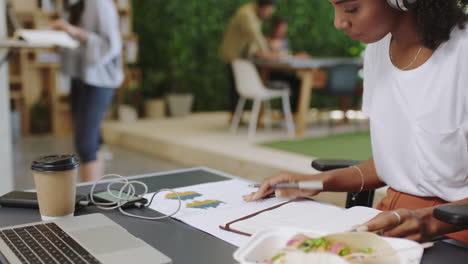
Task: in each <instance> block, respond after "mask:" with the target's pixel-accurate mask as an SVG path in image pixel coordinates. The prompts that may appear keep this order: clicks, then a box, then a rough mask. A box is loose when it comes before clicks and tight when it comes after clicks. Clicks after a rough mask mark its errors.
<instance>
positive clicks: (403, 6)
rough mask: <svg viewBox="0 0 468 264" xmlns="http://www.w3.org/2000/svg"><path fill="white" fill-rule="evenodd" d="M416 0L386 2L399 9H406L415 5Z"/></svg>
mask: <svg viewBox="0 0 468 264" xmlns="http://www.w3.org/2000/svg"><path fill="white" fill-rule="evenodd" d="M417 2H418V0H387V3H388V4H389V5H390V6H391V7H393V8H395V9H396V10H399V11H408V10H410V9H413V8H414V7H415V6H416V3H417Z"/></svg>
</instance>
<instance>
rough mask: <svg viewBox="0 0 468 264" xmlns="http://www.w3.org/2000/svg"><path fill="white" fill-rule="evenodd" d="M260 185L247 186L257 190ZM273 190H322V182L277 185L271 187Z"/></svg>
mask: <svg viewBox="0 0 468 264" xmlns="http://www.w3.org/2000/svg"><path fill="white" fill-rule="evenodd" d="M260 186H261V184H260V183H254V184H249V187H252V188H259V187H260ZM271 188H273V189H279V188H295V189H304V190H323V182H322V181H300V182H296V183H278V184H275V185H273V186H271Z"/></svg>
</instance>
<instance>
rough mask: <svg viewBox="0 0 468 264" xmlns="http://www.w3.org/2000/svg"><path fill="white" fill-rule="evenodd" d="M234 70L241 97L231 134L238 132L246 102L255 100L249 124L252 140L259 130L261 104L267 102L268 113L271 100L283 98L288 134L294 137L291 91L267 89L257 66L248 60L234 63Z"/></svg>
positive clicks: (239, 60)
mask: <svg viewBox="0 0 468 264" xmlns="http://www.w3.org/2000/svg"><path fill="white" fill-rule="evenodd" d="M232 68H233V72H234V79H235V83H236V90H237V92H238V93H239V95H240V96H239V101H238V103H237V106H236V112H235V114H234V118H233V119H232V124H231V132H232V133H234V132H236V131H237V128H238V126H239V122H240V118H241V116H242V111H243V109H244V105H245V101H246V100H247V99H251V100H253V108H252V115H251V118H250V122H249V138H251V139H252V138H253V137H254V136H255V132H256V129H257V120H258V116H259V113H260V105H261V103H262V102H265V103H266V106H267V108H268V112H270V109H269V100H271V99H275V98H281V100H282V103H283V112H284V116H285V118H286V128H287V130H288V134H289V136H291V137H292V136H294V122H293V118H292V114H291V105H290V103H289V90H287V89H282V90H273V89H267V88H266V87H265V86H264V85H263V83H262V80H261V79H260V75H259V74H258V71H257V69H256V68H255V65H253V64H252V62H250V61H248V60H242V59H237V60H235V61H233V62H232Z"/></svg>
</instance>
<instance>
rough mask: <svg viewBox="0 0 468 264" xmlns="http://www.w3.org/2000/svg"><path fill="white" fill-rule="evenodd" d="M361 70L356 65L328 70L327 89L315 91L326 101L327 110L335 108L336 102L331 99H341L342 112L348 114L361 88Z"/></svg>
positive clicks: (334, 67) (324, 102)
mask: <svg viewBox="0 0 468 264" xmlns="http://www.w3.org/2000/svg"><path fill="white" fill-rule="evenodd" d="M359 69H360V67H359V66H358V65H354V64H340V65H336V66H333V67H330V68H329V69H328V73H327V75H328V78H327V82H326V85H325V87H323V88H321V89H315V90H314V94H315V95H319V96H322V98H323V99H324V100H323V104H324V107H325V108H331V107H334V106H335V105H334V104H335V103H334V102H335V100H331V99H334V98H339V102H340V110H342V111H343V112H344V113H346V111H347V110H349V109H350V100H351V98H353V97H354V96H355V95H356V94H357V89H358V87H359V85H358V83H359V75H358V73H359ZM345 118H346V116H345ZM329 125H330V126H331V125H332V123H331V122H330V124H329Z"/></svg>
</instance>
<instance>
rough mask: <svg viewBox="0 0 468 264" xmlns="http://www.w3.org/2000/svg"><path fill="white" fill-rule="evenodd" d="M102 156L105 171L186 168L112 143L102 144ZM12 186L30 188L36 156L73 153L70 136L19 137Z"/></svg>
mask: <svg viewBox="0 0 468 264" xmlns="http://www.w3.org/2000/svg"><path fill="white" fill-rule="evenodd" d="M103 150H104V155H105V157H106V173H116V174H120V175H123V176H129V175H138V174H145V173H151V172H160V171H167V170H175V169H181V168H186V166H183V165H181V164H179V163H177V162H172V161H167V160H163V159H160V158H156V157H154V156H150V155H146V154H144V153H141V152H137V151H132V150H129V149H127V148H123V147H119V146H116V145H105V146H104V147H103ZM13 153H14V157H13V161H14V166H13V168H14V176H15V189H17V190H21V189H31V188H34V182H33V179H32V174H31V172H30V170H29V168H30V166H31V162H32V161H33V160H34V159H36V158H37V157H40V156H43V155H49V154H57V153H60V154H69V153H74V148H73V141H72V137H51V136H42V137H30V138H22V139H19V140H18V141H17V142H15V143H14V145H13Z"/></svg>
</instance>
